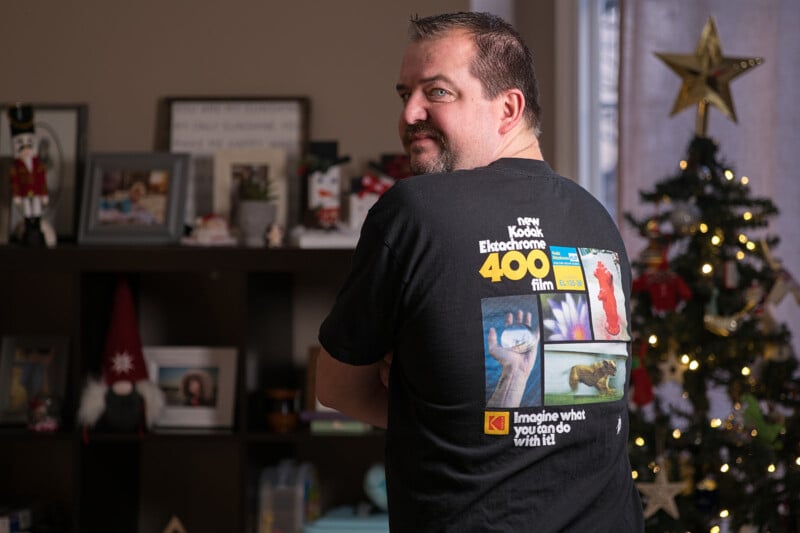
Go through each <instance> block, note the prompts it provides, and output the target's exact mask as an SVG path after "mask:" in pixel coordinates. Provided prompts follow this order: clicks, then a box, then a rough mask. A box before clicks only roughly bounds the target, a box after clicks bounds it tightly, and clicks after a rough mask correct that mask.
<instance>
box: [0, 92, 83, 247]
mask: <svg viewBox="0 0 800 533" xmlns="http://www.w3.org/2000/svg"><path fill="white" fill-rule="evenodd" d="M31 105H32V106H33V121H34V128H35V135H36V139H37V141H38V143H39V144H38V154H39V158H40V159H41V160H42V161H43V162H44V164H45V166H46V168H47V192H48V195H49V197H50V203H49V204H48V205H47V207H46V208H45V210H44V212H43V218H44V220H46V221H48V222H49V223H50V224H51V225H52V226H53V228H54V229H55V231H56V235H57V236H58V237H59V239H62V240H74V239H75V234H76V229H77V222H78V200H79V198H80V191H81V180H83V176H84V173H85V169H86V144H87V140H86V139H87V135H86V125H87V119H88V106H87V105H86V104H31ZM11 106H12V104H0V156H9V157H12V158H13V155H14V151H13V149H12V147H11V139H10V137H11V128H10V125H9V121H8V113H7V110H8V108H9V107H11ZM4 178H5V175H4ZM22 218H23V217H22V212H21V211H20V210H19V209H17V208H13V209H12V210H11V219H10V221H9V224H10V225H9V231H14V228H15V227H16V226H17V224H18V223H19V222H21V221H22Z"/></svg>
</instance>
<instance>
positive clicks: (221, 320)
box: [0, 244, 383, 533]
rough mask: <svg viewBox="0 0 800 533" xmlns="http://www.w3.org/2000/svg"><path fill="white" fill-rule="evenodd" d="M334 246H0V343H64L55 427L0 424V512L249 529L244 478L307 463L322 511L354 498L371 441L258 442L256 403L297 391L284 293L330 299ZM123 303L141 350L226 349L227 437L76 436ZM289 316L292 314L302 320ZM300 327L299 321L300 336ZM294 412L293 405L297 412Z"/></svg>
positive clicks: (345, 261) (262, 429)
mask: <svg viewBox="0 0 800 533" xmlns="http://www.w3.org/2000/svg"><path fill="white" fill-rule="evenodd" d="M351 254H352V250H348V249H313V250H306V249H294V248H282V249H274V250H273V249H250V248H240V247H230V248H227V247H226V248H201V247H178V246H91V247H89V246H78V245H70V244H65V245H59V246H58V247H56V248H53V249H29V248H19V247H11V246H2V247H0V276H2V282H0V302H2V305H1V306H0V334H2V335H3V336H9V335H14V336H45V335H48V336H49V335H58V336H66V337H68V338H69V359H68V372H67V374H68V375H67V386H66V389H65V393H64V397H63V400H62V405H63V415H62V419H63V420H62V429H61V430H60V431H58V432H56V433H53V434H36V433H32V432H29V431H27V430H26V429H25V428H24V427H14V426H2V427H0V472H3V482H2V483H0V502H5V503H9V502H18V503H25V504H30V503H33V504H35V505H36V506H37V508H38V509H39V510H40V511H41V514H42V515H43V516H44V518H45V519H46V521H47V523H48V524H49V525H50V526H51V527H52V530H53V531H68V532H81V533H84V532H87V533H91V532H95V531H96V532H101V531H102V532H107V531H112V530H113V531H119V532H121V533H124V532H138V531H162V530H163V529H164V528H165V527H166V525H167V524H168V523H169V521H170V519H171V518H172V517H173V516H175V517H178V519H179V520H180V521H181V523H182V524H183V525H184V526H185V527H186V529H187V530H188V531H191V532H192V533H198V532H204V531H209V532H212V531H231V532H254V531H256V513H257V493H258V476H259V473H260V472H261V470H262V469H263V468H265V467H267V466H272V465H275V464H277V462H278V461H280V460H281V459H292V460H295V461H297V462H301V461H309V462H311V463H312V464H313V465H314V466H315V469H316V471H317V475H318V479H319V487H320V502H321V504H322V507H323V509H328V508H331V507H333V506H336V505H342V504H348V503H357V502H358V501H363V500H364V499H365V495H364V494H363V489H362V478H363V474H364V472H365V471H366V470H367V468H368V467H369V466H370V465H371V464H373V463H375V462H381V461H382V460H383V435H382V433H381V432H380V431H377V430H375V431H370V432H368V433H365V434H358V435H345V434H331V435H316V434H312V433H311V432H310V431H309V429H308V425H307V424H305V423H303V422H301V423H300V424H299V425H298V426H297V429H295V430H293V431H291V432H288V433H275V432H272V431H270V430H269V428H268V425H267V417H266V412H265V410H266V405H265V403H266V400H265V391H266V389H268V388H273V387H286V386H289V387H296V388H299V389H301V390H302V389H304V388H305V368H303V367H302V365H299V364H297V363H296V362H294V361H293V357H292V350H293V340H294V339H293V335H294V334H295V331H296V330H297V329H298V326H299V325H298V324H296V323H295V322H296V321H297V320H298V319H297V318H295V313H294V309H293V308H294V305H295V294H296V293H297V292H298V290H303V289H305V290H306V291H308V290H309V287H311V290H312V293H313V288H314V287H320V286H325V287H328V288H331V287H336V286H338V284H339V283H340V282H341V280H342V279H343V277H344V275H345V273H346V272H347V269H348V267H349V263H350V257H351ZM120 275H125V276H126V277H127V279H128V280H129V282H130V284H131V288H132V290H133V293H134V299H135V300H136V303H137V309H138V319H139V327H140V333H141V336H142V342H143V344H144V345H162V346H235V347H237V348H238V350H237V352H238V357H239V361H238V363H239V364H238V365H237V387H236V407H235V415H234V425H233V428H232V429H231V430H230V431H226V432H212V431H209V432H205V433H203V432H173V433H153V432H150V433H146V434H144V435H142V436H139V435H129V434H102V433H90V434H89V440H88V443H86V442H84V441H83V439H82V435H81V431H80V428H78V427H76V424H75V412H76V411H77V407H78V402H79V398H80V393H81V390H82V387H83V384H84V382H85V379H86V376H87V375H89V374H90V373H97V372H98V370H99V368H100V363H101V358H102V357H101V356H102V349H103V344H104V340H105V332H106V329H107V326H108V319H109V313H110V309H111V305H112V299H113V298H112V297H113V287H114V283H115V281H116V279H117V278H118V276H120ZM301 319H302V318H301ZM306 326H308V325H306ZM302 403H304V402H302Z"/></svg>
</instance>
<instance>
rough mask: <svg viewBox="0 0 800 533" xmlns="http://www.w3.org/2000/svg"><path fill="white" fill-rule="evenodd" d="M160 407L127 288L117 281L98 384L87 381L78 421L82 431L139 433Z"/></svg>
mask: <svg viewBox="0 0 800 533" xmlns="http://www.w3.org/2000/svg"><path fill="white" fill-rule="evenodd" d="M163 406H164V393H163V391H162V390H161V389H159V388H158V386H157V385H156V384H155V383H152V382H151V381H149V380H148V377H147V367H146V365H145V362H144V354H143V352H142V341H141V339H140V337H139V328H138V324H137V320H136V309H135V307H134V304H133V296H132V295H131V291H130V287H129V286H128V283H127V281H126V280H125V278H120V279H119V281H118V283H117V287H116V292H115V295H114V307H113V309H112V312H111V323H110V325H109V329H108V334H107V336H106V344H105V349H104V351H103V369H102V380H101V381H98V380H95V379H90V380H89V382H88V384H87V385H86V387H85V388H84V391H83V394H82V396H81V405H80V409H79V410H78V421H79V422H80V423H81V424H82V425H83V427H84V431H85V430H86V429H87V428H89V427H96V428H97V429H101V430H104V431H137V432H139V433H142V432H143V431H144V430H145V428H146V427H150V426H152V424H153V422H154V421H155V419H156V417H157V416H158V414H159V412H160V411H161V408H162V407H163ZM84 436H85V433H84Z"/></svg>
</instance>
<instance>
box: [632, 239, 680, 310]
mask: <svg viewBox="0 0 800 533" xmlns="http://www.w3.org/2000/svg"><path fill="white" fill-rule="evenodd" d="M643 256H644V259H645V262H646V263H647V270H645V272H644V274H642V275H641V276H639V277H638V278H636V279H635V280H633V286H632V290H633V292H647V293H648V294H649V295H650V305H651V308H652V310H653V314H656V315H660V316H663V315H665V314H666V313H669V312H672V311H675V310H676V309H677V308H678V306H679V305H681V304H682V303H685V302H687V301H689V300H690V299H691V297H692V290H691V289H690V288H689V286H688V285H687V284H686V282H685V281H684V280H683V278H681V277H680V276H679V275H678V274H676V273H675V272H672V271H670V270H669V264H668V262H667V257H666V250H665V249H664V248H660V247H659V246H658V245H657V244H655V243H654V242H651V243H650V244H649V245H648V246H647V249H646V250H645V251H644V254H643Z"/></svg>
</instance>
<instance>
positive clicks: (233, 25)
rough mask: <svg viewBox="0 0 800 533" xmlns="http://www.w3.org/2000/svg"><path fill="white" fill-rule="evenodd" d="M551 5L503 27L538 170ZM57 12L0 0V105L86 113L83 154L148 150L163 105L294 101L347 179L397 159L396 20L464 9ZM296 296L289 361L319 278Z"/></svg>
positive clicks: (251, 5)
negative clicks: (84, 108) (518, 66)
mask: <svg viewBox="0 0 800 533" xmlns="http://www.w3.org/2000/svg"><path fill="white" fill-rule="evenodd" d="M554 1H555V0H529V1H526V2H518V6H517V9H516V10H515V25H516V26H517V27H518V28H519V29H520V32H521V33H522V34H523V36H524V37H525V38H526V40H528V42H529V44H530V45H531V46H532V48H533V49H534V57H535V60H536V65H537V74H538V76H539V79H540V84H541V93H542V102H541V103H542V106H543V108H544V136H543V138H542V145H543V150H544V155H545V158H546V159H548V160H552V159H551V157H550V154H551V153H552V151H553V146H552V144H553V143H552V140H551V139H553V138H554V135H553V132H554V124H555V117H554V116H553V110H554V105H553V103H552V101H551V100H552V98H553V95H554V93H555V91H554V88H553V87H554V85H553V83H554V82H553V78H554V76H553V72H554V68H553V56H554V52H553V28H554V26H555V24H554V21H553V17H554V9H553V5H554V4H553V2H554ZM69 4H73V5H69ZM69 4H68V3H67V2H56V1H51V2H28V3H17V4H12V3H11V2H10V1H9V0H0V21H2V31H0V50H2V51H3V68H2V74H0V102H14V101H20V100H24V101H32V102H49V103H74V102H86V103H88V104H89V150H90V151H91V152H101V151H146V150H151V149H153V148H154V147H155V142H156V138H157V131H156V118H157V117H156V113H157V107H158V102H159V100H160V99H161V98H163V97H166V96H208V95H213V96H236V95H247V96H254V95H263V96H269V95H274V96H286V95H304V96H308V97H309V98H310V99H311V117H310V119H311V120H310V125H311V139H313V140H338V141H339V150H340V153H341V154H347V155H350V156H352V158H353V162H352V163H351V164H350V165H349V167H348V168H347V169H345V172H352V173H353V174H350V175H357V174H358V173H359V172H361V171H363V170H364V166H365V165H366V162H367V161H369V160H374V159H376V158H377V157H378V156H379V154H381V153H383V152H394V151H398V150H399V149H400V145H399V141H398V140H397V133H396V122H397V115H398V113H399V111H400V102H399V99H398V98H397V96H396V95H395V92H394V84H395V81H396V77H397V70H398V67H399V61H400V57H401V56H402V52H403V49H404V48H405V44H406V30H407V23H408V18H409V16H410V15H411V14H414V13H419V14H420V15H423V16H424V15H428V14H433V13H438V12H445V11H458V10H467V9H469V7H470V2H469V1H468V0H403V1H402V2H395V1H374V0H337V1H333V0H328V1H325V0H318V1H311V0H286V1H282V2H277V1H273V0H225V1H218V0H194V1H188V0H181V1H177V0H135V1H133V2H127V3H122V2H108V1H105V0H81V1H80V2H74V3H69ZM75 4H77V5H75ZM12 8H13V11H12ZM11 20H14V21H25V22H26V24H19V23H16V24H12V23H10V21H11ZM6 134H7V132H0V135H6ZM345 175H347V174H345ZM304 287H306V288H304V289H303V290H300V291H298V293H297V294H296V295H295V317H294V328H295V331H294V335H293V338H294V348H293V352H294V358H295V359H296V360H297V361H298V363H300V364H303V363H304V358H305V356H306V353H307V348H308V346H309V345H310V344H313V343H315V342H316V335H317V328H318V326H319V323H320V322H321V320H322V318H323V317H324V316H325V314H326V312H327V310H328V308H329V306H330V304H331V303H332V301H333V298H334V296H335V287H331V286H330V283H329V281H325V282H320V283H314V282H313V280H305V285H304Z"/></svg>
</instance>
